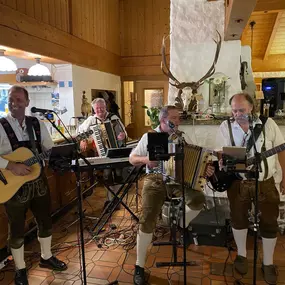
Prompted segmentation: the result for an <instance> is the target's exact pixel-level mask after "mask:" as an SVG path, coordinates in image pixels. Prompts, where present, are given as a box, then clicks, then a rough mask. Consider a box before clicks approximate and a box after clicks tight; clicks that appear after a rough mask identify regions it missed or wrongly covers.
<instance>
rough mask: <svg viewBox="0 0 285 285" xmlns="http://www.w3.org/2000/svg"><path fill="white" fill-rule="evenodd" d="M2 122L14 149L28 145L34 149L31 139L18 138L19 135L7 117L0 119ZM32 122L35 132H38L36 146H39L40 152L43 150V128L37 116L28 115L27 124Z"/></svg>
mask: <svg viewBox="0 0 285 285" xmlns="http://www.w3.org/2000/svg"><path fill="white" fill-rule="evenodd" d="M0 123H1V124H2V126H3V128H4V130H5V132H6V134H7V137H8V139H9V142H10V144H11V148H12V150H13V151H14V150H16V149H17V148H19V147H27V148H29V149H32V145H31V142H30V141H28V142H27V141H19V140H18V139H17V136H16V134H15V132H14V130H13V129H12V127H11V125H10V124H9V122H8V121H7V119H5V118H1V119H0ZM30 123H31V124H32V126H33V129H34V131H35V134H36V140H37V141H36V147H37V150H38V152H39V153H41V152H42V149H41V129H40V123H39V121H38V119H37V118H35V117H28V116H26V124H30Z"/></svg>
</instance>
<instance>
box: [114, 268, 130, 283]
mask: <svg viewBox="0 0 285 285" xmlns="http://www.w3.org/2000/svg"><path fill="white" fill-rule="evenodd" d="M117 280H118V281H119V282H126V283H132V282H133V274H130V273H127V271H124V270H122V271H121V272H120V274H119V276H118V278H117Z"/></svg>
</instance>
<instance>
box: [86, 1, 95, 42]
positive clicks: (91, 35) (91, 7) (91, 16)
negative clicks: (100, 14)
mask: <svg viewBox="0 0 285 285" xmlns="http://www.w3.org/2000/svg"><path fill="white" fill-rule="evenodd" d="M87 1H88V6H89V11H88V13H89V15H88V18H89V22H88V24H89V39H90V42H91V43H93V44H94V43H95V41H94V1H93V0H87Z"/></svg>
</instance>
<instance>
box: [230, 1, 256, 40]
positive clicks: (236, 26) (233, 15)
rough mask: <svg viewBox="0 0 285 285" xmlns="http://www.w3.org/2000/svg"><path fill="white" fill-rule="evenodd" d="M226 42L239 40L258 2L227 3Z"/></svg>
mask: <svg viewBox="0 0 285 285" xmlns="http://www.w3.org/2000/svg"><path fill="white" fill-rule="evenodd" d="M226 3H227V4H226V5H227V6H226V15H225V17H226V18H225V40H227V41H228V40H238V39H240V38H241V35H242V32H243V30H244V28H245V26H246V24H247V22H248V19H249V18H250V15H251V13H252V12H253V10H254V7H255V5H256V0H228V1H226Z"/></svg>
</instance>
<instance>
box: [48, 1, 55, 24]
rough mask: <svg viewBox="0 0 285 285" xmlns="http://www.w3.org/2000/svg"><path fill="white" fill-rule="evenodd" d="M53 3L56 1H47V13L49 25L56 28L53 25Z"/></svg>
mask: <svg viewBox="0 0 285 285" xmlns="http://www.w3.org/2000/svg"><path fill="white" fill-rule="evenodd" d="M55 1H56V0H49V1H48V13H49V24H50V25H51V26H53V27H55V26H56V24H55V17H56V15H55Z"/></svg>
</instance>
